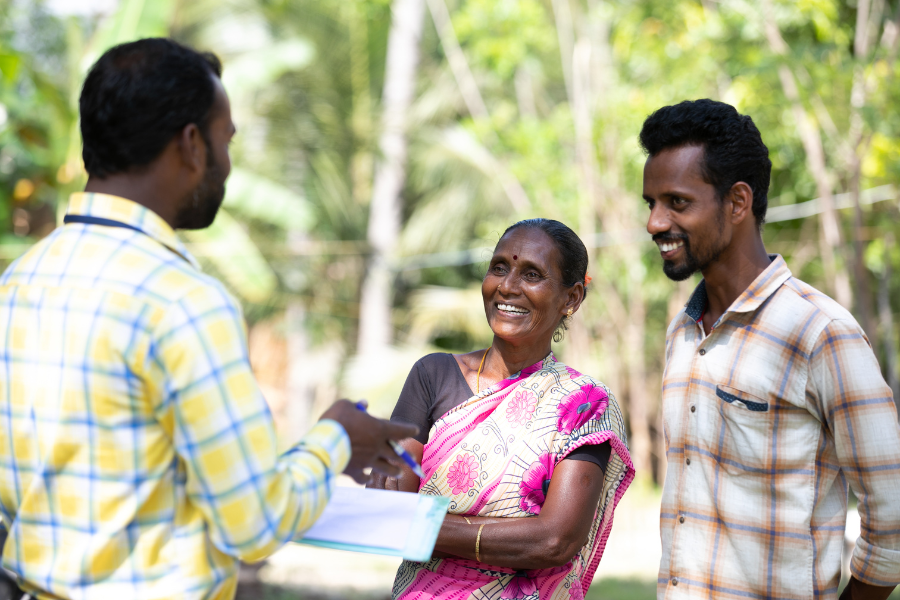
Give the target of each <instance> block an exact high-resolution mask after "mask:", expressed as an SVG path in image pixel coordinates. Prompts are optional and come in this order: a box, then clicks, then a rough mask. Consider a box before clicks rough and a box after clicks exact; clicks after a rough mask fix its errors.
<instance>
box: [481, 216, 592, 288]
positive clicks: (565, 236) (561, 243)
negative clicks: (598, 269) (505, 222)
mask: <svg viewBox="0 0 900 600" xmlns="http://www.w3.org/2000/svg"><path fill="white" fill-rule="evenodd" d="M520 228H525V229H540V230H541V231H543V232H544V233H546V234H547V236H548V237H549V238H550V239H551V240H553V242H554V243H555V244H556V248H557V249H558V250H559V256H560V265H559V270H560V273H562V282H563V285H565V286H567V287H572V286H573V285H575V284H576V283H579V282H580V283H582V284H583V285H584V286H585V289H584V291H585V294H586V293H587V283H586V282H585V277H586V276H587V268H588V253H587V248H585V247H584V242H582V241H581V238H579V237H578V236H577V235H576V234H575V232H574V231H572V230H571V229H569V227H568V226H566V225H565V224H563V223H560V222H559V221H554V220H553V219H525V220H522V221H519V222H517V223H513V224H512V225H510V226H509V227H507V228H506V231H504V232H503V235H502V236H500V239H501V240H502V239H503V238H505V237H506V235H507V234H508V233H510V232H512V231H515V230H516V229H520ZM498 243H499V242H498Z"/></svg>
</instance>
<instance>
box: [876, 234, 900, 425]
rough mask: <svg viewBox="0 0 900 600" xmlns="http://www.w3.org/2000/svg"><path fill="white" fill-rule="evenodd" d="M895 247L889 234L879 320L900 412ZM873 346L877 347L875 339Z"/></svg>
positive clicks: (892, 387) (892, 385)
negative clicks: (893, 275)
mask: <svg viewBox="0 0 900 600" xmlns="http://www.w3.org/2000/svg"><path fill="white" fill-rule="evenodd" d="M893 246H894V236H893V235H892V234H888V235H887V236H885V238H884V271H883V272H882V274H881V281H880V285H879V286H878V318H879V320H880V321H881V336H882V339H883V340H884V362H885V363H886V364H885V371H886V372H887V380H888V385H890V386H891V391H892V392H894V403H895V404H896V405H897V408H898V410H900V374H898V369H900V365H898V364H897V341H896V337H895V334H894V315H893V314H892V312H891V297H890V287H891V249H892V248H893ZM872 345H873V346H875V341H874V339H873V340H872Z"/></svg>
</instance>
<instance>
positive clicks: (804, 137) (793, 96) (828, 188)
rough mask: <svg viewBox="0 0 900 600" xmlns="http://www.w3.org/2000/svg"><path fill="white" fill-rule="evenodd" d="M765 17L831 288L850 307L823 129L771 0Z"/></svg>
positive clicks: (850, 293)
mask: <svg viewBox="0 0 900 600" xmlns="http://www.w3.org/2000/svg"><path fill="white" fill-rule="evenodd" d="M763 19H764V21H763V28H764V30H765V35H766V39H767V41H768V42H769V47H770V48H771V49H772V51H773V52H774V53H775V54H777V55H778V56H780V57H782V58H783V59H785V62H783V63H782V64H781V66H779V67H778V77H779V79H780V80H781V87H782V90H783V91H784V95H785V98H787V100H788V102H789V103H790V105H791V111H792V112H793V115H794V119H795V121H796V122H797V134H798V135H799V137H800V142H801V143H802V144H803V150H804V151H805V153H806V164H807V165H808V167H809V171H810V173H811V174H812V176H813V179H814V180H815V182H816V189H817V191H818V193H819V198H820V202H821V203H822V214H821V215H820V217H819V223H820V225H821V237H820V238H819V243H820V251H821V255H822V265H823V267H824V270H825V279H826V283H827V284H828V291H829V292H830V293H831V294H833V295H834V297H835V300H837V301H838V302H839V303H840V304H842V305H843V306H844V307H846V308H848V309H849V308H850V307H851V305H852V303H853V293H852V291H851V289H850V279H849V277H848V276H847V270H846V268H845V267H844V265H843V264H841V263H840V262H839V261H837V260H836V258H837V256H839V255H840V254H841V249H842V241H841V228H840V222H839V221H838V216H837V210H836V209H835V207H834V189H833V185H834V182H833V176H832V173H831V172H830V171H829V169H828V166H827V164H826V162H825V148H824V145H823V143H822V133H821V131H820V130H819V129H818V128H817V127H816V126H815V125H814V123H813V120H812V119H811V118H810V116H809V113H808V112H807V110H806V108H804V106H803V101H802V99H801V98H800V90H799V88H798V86H797V79H796V77H795V76H794V72H793V70H792V69H791V67H790V66H789V64H788V62H787V60H788V58H789V56H788V55H789V49H788V45H787V43H786V42H785V41H784V38H783V37H782V36H781V31H780V30H779V28H778V24H777V23H776V22H775V16H774V14H773V11H772V3H771V0H764V1H763Z"/></svg>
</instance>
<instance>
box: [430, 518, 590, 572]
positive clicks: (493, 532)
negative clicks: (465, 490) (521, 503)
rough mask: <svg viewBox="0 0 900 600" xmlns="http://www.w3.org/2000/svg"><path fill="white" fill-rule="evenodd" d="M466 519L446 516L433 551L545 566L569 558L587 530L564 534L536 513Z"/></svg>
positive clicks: (511, 564)
mask: <svg viewBox="0 0 900 600" xmlns="http://www.w3.org/2000/svg"><path fill="white" fill-rule="evenodd" d="M469 521H471V524H469V523H467V522H466V521H465V520H464V519H463V518H462V517H459V516H457V515H447V518H446V519H445V520H444V525H443V527H441V532H440V534H439V535H438V539H437V543H436V544H435V550H436V551H438V552H441V553H444V554H448V555H452V556H458V557H460V558H468V559H471V560H479V561H480V562H482V563H485V564H488V565H493V566H497V567H508V568H512V569H547V568H550V567H556V566H559V565H563V564H565V563H567V562H568V561H569V560H571V559H572V557H573V556H575V554H576V553H577V552H578V550H579V549H580V548H581V547H582V546H583V545H584V542H585V539H586V538H587V531H585V532H583V533H584V535H583V536H575V535H571V534H570V535H566V534H567V533H569V532H565V531H560V530H559V528H553V527H551V526H548V523H546V520H542V519H541V518H540V517H539V516H535V517H523V518H506V519H498V518H480V517H469ZM482 525H484V527H482ZM479 529H480V530H481V538H480V540H479V539H478V531H479ZM554 529H556V530H555V531H554ZM476 543H477V544H478V556H477V557H476V553H475V547H476Z"/></svg>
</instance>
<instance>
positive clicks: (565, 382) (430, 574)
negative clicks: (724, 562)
mask: <svg viewBox="0 0 900 600" xmlns="http://www.w3.org/2000/svg"><path fill="white" fill-rule="evenodd" d="M606 441H609V443H610V445H611V447H612V453H611V456H610V460H609V464H608V466H607V469H606V474H605V478H604V483H603V492H602V494H601V497H600V501H599V503H598V506H597V511H596V516H595V518H594V522H593V524H592V526H591V530H590V532H589V535H588V539H587V542H586V543H585V545H584V546H583V547H582V549H581V550H580V552H579V553H578V554H576V555H575V557H574V558H573V559H572V560H571V561H570V562H569V563H567V564H566V565H563V566H561V567H556V568H552V569H535V570H527V571H515V570H513V569H508V568H505V567H495V566H491V565H487V564H484V563H479V562H476V561H474V560H465V559H457V558H447V559H432V560H430V561H428V562H425V563H414V562H410V561H404V562H403V563H402V564H401V565H400V568H399V570H398V571H397V577H396V579H395V581H394V589H393V597H394V598H396V599H404V600H425V599H426V598H429V599H430V598H440V599H442V600H488V599H490V600H500V599H504V600H505V599H509V600H514V599H515V600H523V599H528V600H563V599H564V600H583V598H584V594H585V592H586V591H587V588H588V587H589V586H590V583H591V579H592V578H593V575H594V572H595V571H596V569H597V565H598V564H599V562H600V557H601V556H602V554H603V549H604V547H605V545H606V540H607V538H608V537H609V532H610V530H611V528H612V521H613V512H614V511H615V507H616V505H617V504H618V502H619V499H620V498H621V497H622V495H623V494H624V493H625V490H626V489H627V488H628V486H629V484H630V483H631V481H632V479H633V478H634V467H633V465H632V462H631V457H630V455H629V454H628V447H627V445H626V440H625V423H624V420H623V418H622V413H621V411H620V410H619V406H618V403H617V402H616V400H615V398H614V397H613V395H612V393H611V392H610V391H609V389H607V388H606V386H604V385H603V384H602V383H600V382H599V381H597V380H595V379H593V378H591V377H588V376H586V375H582V374H581V373H579V372H578V371H576V370H575V369H572V368H571V367H567V366H566V365H564V364H562V363H560V362H558V361H557V360H556V358H555V357H554V356H553V354H550V355H549V356H547V358H545V359H544V360H542V361H540V362H538V363H536V364H534V365H531V366H530V367H526V368H525V369H523V370H522V371H520V372H519V373H516V374H514V375H512V376H510V377H509V378H507V379H504V380H503V381H500V382H498V383H497V384H495V385H493V386H491V387H490V388H489V389H487V390H484V391H482V392H481V393H480V394H478V395H476V396H473V397H472V398H470V399H469V400H467V401H466V402H464V403H463V404H461V405H459V406H457V407H455V408H453V409H451V410H450V411H448V412H447V413H446V414H445V415H443V416H442V417H441V418H440V419H438V420H437V422H435V424H434V426H433V427H432V429H431V432H430V434H429V437H428V443H427V444H426V445H425V450H424V455H423V459H422V469H423V471H424V472H425V477H423V478H422V481H421V485H420V488H419V493H420V494H428V495H439V496H447V497H449V498H450V509H449V510H450V513H452V514H458V515H466V516H481V517H512V518H528V517H534V516H536V515H539V514H540V512H541V507H542V506H543V504H544V501H545V500H546V496H547V490H548V488H549V485H550V478H551V477H552V475H553V472H554V470H555V468H556V466H557V465H558V464H559V461H561V460H563V459H564V458H566V456H568V455H569V454H570V453H571V452H572V451H573V450H575V449H577V448H579V447H581V446H583V445H586V444H602V443H604V442H606ZM485 531H486V532H487V531H488V530H487V529H486V530H485Z"/></svg>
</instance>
